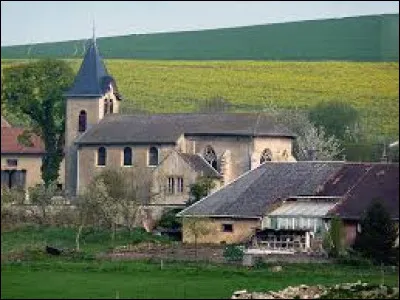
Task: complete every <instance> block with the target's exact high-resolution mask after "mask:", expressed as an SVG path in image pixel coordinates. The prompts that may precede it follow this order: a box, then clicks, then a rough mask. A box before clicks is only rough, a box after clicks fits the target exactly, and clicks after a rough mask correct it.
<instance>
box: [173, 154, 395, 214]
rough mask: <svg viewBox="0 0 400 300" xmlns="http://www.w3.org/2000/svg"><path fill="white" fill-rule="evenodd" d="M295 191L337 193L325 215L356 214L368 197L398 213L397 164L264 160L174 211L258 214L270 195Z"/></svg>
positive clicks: (269, 202)
mask: <svg viewBox="0 0 400 300" xmlns="http://www.w3.org/2000/svg"><path fill="white" fill-rule="evenodd" d="M296 196H325V197H341V198H342V199H341V201H340V202H339V203H338V205H337V206H335V207H334V208H333V209H332V210H331V211H330V212H329V213H328V214H327V215H326V217H327V218H329V217H331V216H332V215H334V214H338V215H339V216H340V217H341V218H344V219H354V220H357V219H360V218H361V217H362V214H363V213H364V212H365V211H366V209H367V208H368V206H369V204H370V203H371V202H372V200H373V199H375V198H379V199H381V201H382V203H383V205H384V206H385V207H386V208H387V210H388V211H389V212H390V214H391V217H392V218H393V219H398V218H399V164H398V163H389V164H388V163H349V162H346V163H345V162H323V161H320V162H318V161H316V162H301V161H299V162H292V163H288V162H269V163H265V164H262V165H261V166H259V167H258V168H256V169H254V170H251V171H249V172H247V173H245V174H243V175H242V176H240V177H239V178H237V179H236V180H234V181H233V182H231V183H230V184H228V185H226V186H224V187H223V188H221V189H219V190H218V191H216V192H215V193H213V194H211V195H209V196H207V197H205V198H203V200H201V201H199V202H197V203H195V204H193V205H192V206H189V207H188V208H186V209H185V210H183V211H182V212H181V213H179V214H178V216H196V215H197V216H200V215H201V216H206V215H207V216H236V217H261V216H263V215H264V214H265V212H266V211H267V210H268V209H269V207H270V206H271V205H273V204H274V203H275V202H276V201H281V200H285V199H287V198H288V197H293V198H296Z"/></svg>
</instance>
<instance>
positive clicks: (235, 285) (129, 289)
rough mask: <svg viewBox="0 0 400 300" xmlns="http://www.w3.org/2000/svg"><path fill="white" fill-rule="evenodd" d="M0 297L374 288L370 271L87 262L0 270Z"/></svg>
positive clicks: (391, 279)
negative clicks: (292, 287) (301, 287)
mask: <svg viewBox="0 0 400 300" xmlns="http://www.w3.org/2000/svg"><path fill="white" fill-rule="evenodd" d="M1 272H2V276H1V286H2V290H1V297H2V298H3V299H4V298H7V299H11V298H41V299H43V298H114V297H116V295H118V296H119V297H120V298H139V299H140V298H158V299H167V298H175V299H185V298H192V299H193V298H213V299H222V298H225V299H227V298H230V296H231V295H232V293H233V292H234V291H236V290H241V289H247V290H251V291H266V290H279V289H283V288H285V287H287V286H289V285H299V284H308V285H313V284H315V285H316V284H326V285H332V284H335V283H343V282H356V281H357V280H361V281H363V282H370V283H380V282H381V279H382V277H381V275H380V270H379V268H376V267H349V266H338V265H312V264H309V265H307V264H298V265H284V266H283V271H282V272H279V273H274V272H272V271H270V270H269V268H262V269H255V270H247V269H245V268H244V267H234V266H216V265H194V264H185V263H165V264H164V266H163V269H161V268H160V264H159V263H150V262H93V263H67V262H58V263H57V262H46V263H21V264H15V263H14V264H4V263H3V264H2V268H1ZM384 280H385V283H386V284H388V285H392V286H394V285H396V283H397V274H396V273H395V272H394V271H386V274H385V275H384Z"/></svg>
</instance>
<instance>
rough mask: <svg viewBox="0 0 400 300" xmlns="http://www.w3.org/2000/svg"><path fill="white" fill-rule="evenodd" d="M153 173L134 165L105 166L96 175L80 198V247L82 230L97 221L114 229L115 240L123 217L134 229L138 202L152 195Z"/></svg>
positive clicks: (112, 235) (127, 224)
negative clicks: (127, 166) (127, 168)
mask: <svg viewBox="0 0 400 300" xmlns="http://www.w3.org/2000/svg"><path fill="white" fill-rule="evenodd" d="M150 176H151V173H149V172H146V171H145V170H143V169H141V168H137V167H135V166H134V167H133V168H131V169H130V170H129V171H127V170H120V169H113V168H106V169H104V170H103V171H102V172H101V173H99V174H98V175H96V176H95V177H94V178H93V180H92V181H91V182H90V183H89V185H88V186H87V187H86V189H85V191H84V193H83V194H82V195H81V196H79V197H78V201H77V208H78V214H79V221H78V222H79V224H78V225H79V229H78V232H77V235H76V247H77V249H79V239H80V234H81V231H82V229H83V228H84V227H85V226H87V225H95V224H97V225H99V226H105V227H108V228H111V229H112V232H111V239H112V240H113V241H114V240H115V233H116V228H117V225H118V224H121V219H122V222H123V224H124V225H125V226H127V227H128V229H129V230H131V229H132V227H133V226H134V224H135V222H136V216H137V211H138V207H139V205H140V204H141V203H143V202H144V201H145V200H146V197H147V196H148V195H149V187H150V185H149V182H150Z"/></svg>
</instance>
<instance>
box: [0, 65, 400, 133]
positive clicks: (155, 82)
mask: <svg viewBox="0 0 400 300" xmlns="http://www.w3.org/2000/svg"><path fill="white" fill-rule="evenodd" d="M69 62H70V63H71V65H72V67H73V68H74V70H75V71H77V70H78V68H79V65H80V63H81V60H69ZM14 63H16V61H4V60H2V69H3V68H7V66H10V65H12V64H14ZM105 63H106V66H107V68H108V70H109V72H110V73H111V74H112V75H113V76H114V77H115V79H116V81H117V85H118V88H119V90H120V91H121V93H122V94H123V96H124V97H125V100H123V102H122V109H123V111H124V112H127V113H132V112H134V111H137V110H145V111H149V112H192V111H196V110H198V109H199V107H200V106H201V105H203V104H204V102H205V100H207V99H212V98H217V97H219V98H222V99H224V100H225V101H227V102H229V103H231V104H232V109H233V110H240V111H244V110H257V111H260V110H261V109H264V108H268V107H270V106H271V105H272V106H277V107H281V108H294V107H299V108H309V107H311V106H313V105H315V104H317V103H318V102H320V101H330V100H340V101H347V102H349V103H351V104H352V105H353V106H354V107H356V108H357V109H358V110H359V111H360V112H361V114H362V122H363V123H362V124H363V125H365V129H366V131H367V133H368V135H369V136H371V137H376V136H378V137H382V136H383V135H386V136H392V137H393V136H398V134H399V64H398V63H361V62H282V61H274V62H257V61H256V62H254V61H162V60H161V61H144V60H105Z"/></svg>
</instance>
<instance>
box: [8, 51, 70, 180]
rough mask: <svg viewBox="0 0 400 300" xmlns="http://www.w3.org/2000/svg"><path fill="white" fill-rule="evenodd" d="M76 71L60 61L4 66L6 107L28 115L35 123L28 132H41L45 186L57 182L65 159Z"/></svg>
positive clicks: (29, 133)
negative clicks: (68, 99) (69, 100)
mask: <svg viewBox="0 0 400 300" xmlns="http://www.w3.org/2000/svg"><path fill="white" fill-rule="evenodd" d="M73 78H74V72H73V70H72V69H71V68H70V66H69V65H68V64H67V63H66V62H64V61H61V60H51V59H46V60H40V61H36V62H33V63H29V64H21V65H16V66H11V67H9V68H6V69H4V71H3V81H2V91H1V97H2V100H3V101H6V103H7V107H8V108H9V109H10V110H12V109H15V110H17V111H20V112H21V113H22V114H23V115H25V116H27V117H28V118H29V121H30V125H31V126H32V128H31V130H30V131H27V132H26V135H31V133H32V132H33V133H35V134H37V135H39V136H40V137H41V138H42V140H43V142H44V147H45V150H46V154H45V155H44V156H43V158H42V167H41V171H42V179H43V181H44V183H45V185H46V186H48V185H49V184H50V183H51V182H52V181H57V179H58V172H59V168H60V163H61V161H62V159H63V148H64V130H65V129H64V128H65V98H64V96H63V93H64V92H65V91H66V90H67V89H68V87H70V85H71V83H72V80H73Z"/></svg>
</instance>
